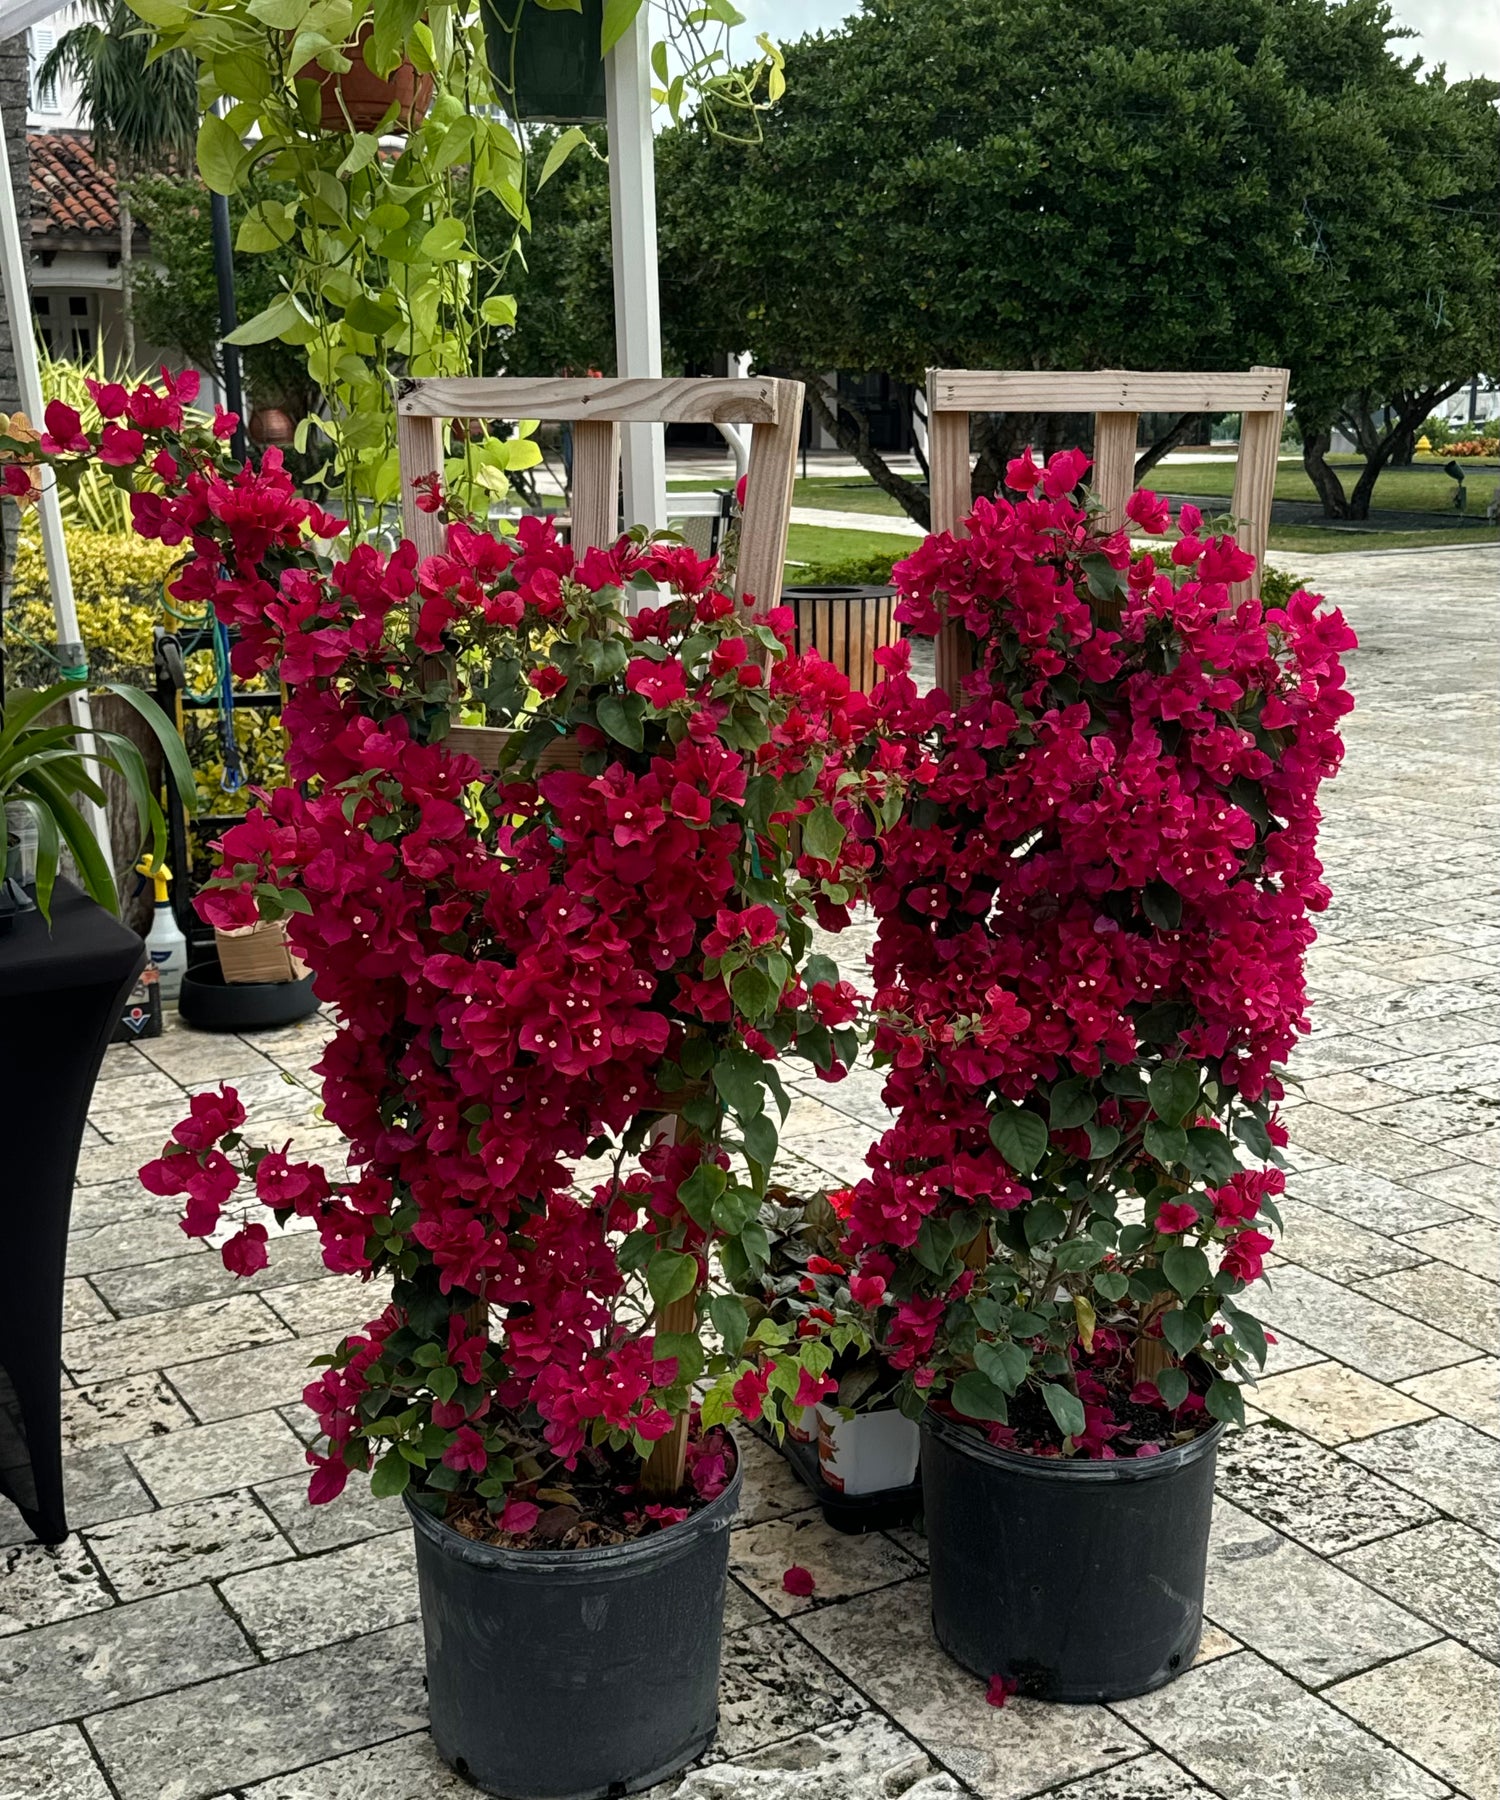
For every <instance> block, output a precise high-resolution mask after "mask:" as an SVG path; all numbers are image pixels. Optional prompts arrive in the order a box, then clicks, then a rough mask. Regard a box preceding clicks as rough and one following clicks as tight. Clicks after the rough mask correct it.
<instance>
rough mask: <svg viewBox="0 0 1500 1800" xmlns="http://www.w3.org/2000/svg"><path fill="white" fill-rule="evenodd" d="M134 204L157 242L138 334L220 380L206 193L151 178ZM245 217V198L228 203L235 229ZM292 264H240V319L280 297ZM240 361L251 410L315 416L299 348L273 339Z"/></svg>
mask: <svg viewBox="0 0 1500 1800" xmlns="http://www.w3.org/2000/svg"><path fill="white" fill-rule="evenodd" d="M135 203H136V211H137V213H138V214H139V216H140V219H141V222H142V224H143V225H144V226H145V227H146V229H147V231H148V232H149V233H150V234H151V261H150V262H149V263H147V264H146V265H145V266H143V267H141V268H139V269H137V271H136V277H135V287H134V290H133V292H132V297H131V299H132V312H133V314H134V318H135V324H136V328H137V329H138V330H139V332H140V334H141V336H142V337H143V338H145V339H146V340H147V341H148V342H149V343H152V344H156V345H158V346H159V347H160V348H161V349H163V350H173V351H176V352H177V354H178V355H180V356H182V357H183V358H184V359H185V360H186V361H188V362H191V363H195V364H196V365H197V366H198V367H199V368H200V369H215V370H217V371H218V372H219V374H220V376H221V378H222V374H223V370H222V367H221V366H220V362H219V355H220V349H219V290H218V285H217V278H216V276H215V273H214V252H213V226H212V221H211V219H210V215H209V193H208V189H207V188H205V187H204V186H203V184H202V183H201V182H199V181H197V180H193V179H184V178H182V177H178V176H145V177H142V178H140V179H139V180H137V181H136V183H135ZM246 210H247V203H246V201H245V199H244V198H243V197H241V196H240V195H235V196H234V197H233V198H232V199H231V200H230V202H229V213H230V220H231V223H232V225H233V226H234V227H236V228H237V227H238V226H239V223H240V221H241V220H242V219H243V218H244V216H245V213H246ZM290 261H291V253H290V252H289V251H280V252H273V253H271V254H268V255H262V256H245V255H239V256H236V257H235V259H234V290H235V303H236V305H237V307H238V309H239V312H240V316H241V317H242V318H246V319H250V318H253V317H254V316H255V315H256V313H258V312H260V311H261V309H262V308H263V307H266V306H269V305H270V304H271V302H272V301H273V300H274V299H275V298H276V296H277V295H278V294H279V293H280V292H281V291H282V287H283V281H284V278H285V277H286V276H287V274H288V273H289V265H290ZM240 358H241V361H242V362H243V364H244V369H245V380H246V384H247V386H248V388H249V390H250V399H251V401H252V403H253V404H255V405H259V406H285V407H286V408H287V409H288V411H290V412H291V414H292V416H293V417H294V418H299V419H300V418H301V417H303V415H304V414H305V413H308V412H310V411H311V410H312V409H313V407H314V404H315V402H316V399H317V389H316V388H315V387H314V385H313V383H312V381H311V379H310V378H309V376H308V373H307V361H306V358H305V356H304V355H303V352H302V351H301V350H300V349H299V348H298V347H297V346H295V345H292V344H284V343H282V342H281V341H280V340H279V339H274V338H273V339H272V340H271V341H270V342H269V343H265V344H249V345H247V346H246V347H245V348H244V349H243V350H242V351H241V352H240Z"/></svg>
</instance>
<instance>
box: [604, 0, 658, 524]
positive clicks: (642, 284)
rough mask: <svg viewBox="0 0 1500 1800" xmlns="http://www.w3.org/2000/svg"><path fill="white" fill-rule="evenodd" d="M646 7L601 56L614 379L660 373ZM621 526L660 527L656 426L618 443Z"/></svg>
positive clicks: (627, 429) (629, 431)
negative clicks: (612, 274)
mask: <svg viewBox="0 0 1500 1800" xmlns="http://www.w3.org/2000/svg"><path fill="white" fill-rule="evenodd" d="M650 10H651V9H650V6H649V5H648V4H646V3H644V0H643V4H642V5H641V8H640V10H639V11H638V12H637V13H636V15H635V19H634V21H633V22H632V23H631V24H630V25H629V26H628V27H627V28H626V30H625V33H624V35H623V36H622V37H621V38H620V39H619V41H618V42H617V43H616V44H615V46H614V48H613V49H612V50H611V51H610V53H609V55H608V56H607V57H606V58H605V64H604V79H605V97H606V104H607V107H608V110H609V221H610V241H611V244H612V246H613V250H614V266H615V364H616V369H617V371H618V373H619V374H621V375H635V376H649V377H653V378H655V377H658V376H660V374H661V298H660V290H659V288H658V285H657V271H656V155H655V151H654V149H653V147H652V141H651V21H650V16H649V15H650ZM620 463H621V485H622V487H623V489H624V496H625V523H626V525H627V526H630V525H647V526H649V527H650V528H651V529H652V530H653V531H659V530H661V529H662V528H663V527H664V526H665V524H666V522H667V466H666V452H665V448H664V444H663V437H662V427H661V426H660V425H626V426H624V427H623V428H622V433H621V444H620Z"/></svg>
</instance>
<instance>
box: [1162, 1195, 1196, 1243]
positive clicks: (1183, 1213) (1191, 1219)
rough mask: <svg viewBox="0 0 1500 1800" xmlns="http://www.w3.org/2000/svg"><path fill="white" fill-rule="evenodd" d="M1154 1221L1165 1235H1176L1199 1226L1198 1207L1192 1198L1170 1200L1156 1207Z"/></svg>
mask: <svg viewBox="0 0 1500 1800" xmlns="http://www.w3.org/2000/svg"><path fill="white" fill-rule="evenodd" d="M1154 1223H1155V1225H1156V1229H1157V1230H1158V1231H1159V1232H1161V1234H1162V1235H1163V1237H1176V1236H1178V1235H1180V1234H1181V1233H1182V1232H1184V1231H1193V1230H1195V1229H1196V1228H1197V1225H1198V1223H1199V1219H1198V1209H1197V1207H1196V1206H1194V1205H1193V1203H1192V1201H1191V1200H1168V1201H1167V1202H1166V1203H1165V1204H1164V1205H1162V1206H1159V1207H1158V1208H1157V1209H1156V1218H1155V1221H1154Z"/></svg>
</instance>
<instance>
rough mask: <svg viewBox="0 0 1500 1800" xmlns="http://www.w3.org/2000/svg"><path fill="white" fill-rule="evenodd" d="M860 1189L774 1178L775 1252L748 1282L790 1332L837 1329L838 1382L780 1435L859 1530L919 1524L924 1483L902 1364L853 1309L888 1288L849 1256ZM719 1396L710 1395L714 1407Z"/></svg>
mask: <svg viewBox="0 0 1500 1800" xmlns="http://www.w3.org/2000/svg"><path fill="white" fill-rule="evenodd" d="M852 1198H853V1196H852V1194H851V1192H850V1191H849V1190H848V1189H839V1188H834V1189H830V1190H828V1191H825V1192H821V1193H815V1194H810V1195H807V1196H805V1197H804V1196H799V1195H794V1194H792V1193H790V1192H788V1191H786V1190H785V1189H777V1188H773V1189H772V1190H771V1192H770V1194H769V1195H768V1196H767V1201H766V1205H765V1206H764V1207H763V1208H762V1209H761V1220H762V1222H763V1223H764V1225H765V1226H766V1230H767V1235H768V1237H769V1239H770V1254H769V1257H768V1259H767V1262H766V1266H765V1267H764V1269H761V1270H759V1271H757V1272H756V1273H755V1274H753V1275H752V1276H750V1277H749V1278H747V1280H746V1281H745V1283H744V1288H745V1294H746V1299H747V1304H748V1306H749V1308H750V1312H751V1317H752V1318H754V1319H757V1320H759V1319H761V1318H762V1317H764V1316H765V1315H767V1314H768V1315H769V1316H770V1319H771V1321H772V1322H773V1324H774V1326H775V1328H776V1329H777V1330H778V1331H779V1332H781V1333H783V1334H785V1336H786V1337H792V1336H796V1337H809V1336H811V1337H827V1339H828V1341H829V1342H830V1343H831V1345H832V1347H833V1351H834V1358H833V1362H832V1363H831V1364H830V1365H829V1368H828V1378H829V1380H831V1381H832V1382H833V1383H834V1384H835V1385H834V1386H833V1388H832V1390H831V1391H830V1392H829V1393H828V1394H827V1395H826V1396H825V1397H824V1398H823V1399H821V1400H820V1401H818V1403H817V1404H816V1405H815V1406H808V1407H804V1408H802V1409H801V1411H800V1413H798V1412H795V1411H794V1412H793V1414H792V1415H791V1416H790V1417H789V1418H788V1419H787V1420H786V1423H785V1430H784V1431H783V1432H779V1433H778V1436H779V1438H780V1447H781V1452H782V1454H783V1455H784V1456H785V1457H786V1459H787V1461H788V1462H790V1464H791V1465H792V1467H793V1468H794V1469H795V1470H796V1472H797V1474H798V1475H799V1476H800V1477H801V1478H802V1480H803V1481H804V1482H806V1484H807V1486H808V1487H809V1488H810V1489H811V1491H812V1492H813V1494H814V1495H815V1496H816V1498H817V1500H818V1502H819V1504H820V1505H821V1506H822V1509H823V1517H824V1518H825V1519H826V1520H827V1522H828V1523H829V1524H830V1525H832V1526H833V1527H834V1529H835V1530H838V1531H845V1532H851V1533H858V1532H863V1531H878V1530H881V1529H883V1528H884V1527H886V1526H890V1525H905V1524H909V1523H910V1522H911V1520H912V1517H913V1516H914V1514H915V1513H916V1512H917V1511H918V1510H919V1508H920V1503H921V1489H920V1487H919V1485H918V1483H917V1480H916V1473H917V1458H918V1450H919V1436H918V1431H917V1425H916V1421H915V1419H913V1418H909V1417H908V1416H907V1415H906V1414H905V1413H904V1412H902V1411H901V1410H900V1408H899V1407H898V1405H897V1403H896V1396H897V1392H898V1390H899V1388H900V1386H901V1382H902V1371H901V1370H900V1369H897V1368H893V1367H892V1366H891V1364H890V1363H889V1362H887V1361H886V1359H885V1358H884V1357H883V1356H882V1355H881V1354H880V1351H879V1349H878V1348H877V1347H876V1342H875V1336H876V1335H878V1333H877V1334H874V1335H872V1333H871V1332H870V1331H869V1330H867V1329H866V1328H865V1325H864V1323H863V1322H862V1321H861V1320H860V1319H858V1318H856V1317H855V1316H853V1314H852V1312H851V1301H853V1302H854V1303H855V1304H856V1305H857V1304H858V1302H859V1300H861V1299H862V1300H866V1301H868V1300H871V1299H874V1298H875V1297H876V1296H877V1294H878V1293H879V1292H880V1291H881V1290H882V1288H883V1284H881V1287H880V1288H877V1287H876V1286H874V1285H872V1278H871V1277H866V1276H861V1275H858V1274H854V1275H851V1274H850V1271H849V1268H848V1266H847V1262H846V1260H845V1258H844V1256H843V1253H842V1246H843V1239H844V1236H845V1232H846V1226H845V1223H844V1221H845V1219H846V1218H847V1217H848V1211H849V1206H850V1204H851V1202H852ZM851 1289H852V1293H851ZM768 1335H769V1328H767V1327H764V1326H763V1327H761V1334H760V1341H762V1342H765V1343H766V1347H767V1349H768V1350H770V1349H771V1348H772V1346H771V1344H770V1343H769V1342H767V1338H768ZM721 1393H722V1390H721ZM717 1398H718V1397H711V1398H710V1401H709V1406H710V1412H711V1413H712V1410H713V1408H714V1406H715V1403H716V1399H717ZM731 1398H732V1396H731Z"/></svg>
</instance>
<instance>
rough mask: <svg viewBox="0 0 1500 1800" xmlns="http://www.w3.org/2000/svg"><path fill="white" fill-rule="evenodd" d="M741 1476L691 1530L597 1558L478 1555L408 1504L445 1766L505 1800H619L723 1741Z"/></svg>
mask: <svg viewBox="0 0 1500 1800" xmlns="http://www.w3.org/2000/svg"><path fill="white" fill-rule="evenodd" d="M739 1497H740V1470H739V1467H738V1466H736V1468H735V1472H734V1478H733V1479H732V1480H731V1482H730V1484H729V1486H728V1487H727V1488H726V1489H725V1490H724V1492H723V1493H722V1494H721V1495H720V1496H719V1497H718V1499H717V1500H714V1501H711V1502H710V1503H709V1504H708V1505H707V1506H705V1507H703V1508H702V1509H701V1510H700V1511H698V1512H696V1513H694V1514H693V1515H692V1517H691V1518H689V1519H686V1520H684V1522H683V1523H682V1524H680V1525H672V1526H669V1527H668V1528H667V1529H666V1530H665V1531H659V1532H655V1533H653V1534H652V1535H651V1536H650V1537H644V1538H637V1539H634V1540H633V1541H631V1542H629V1543H625V1544H616V1545H612V1546H609V1547H607V1548H605V1549H599V1550H506V1549H501V1548H500V1547H499V1546H497V1545H493V1544H477V1543H474V1542H473V1541H472V1540H470V1539H469V1538H466V1537H464V1536H463V1535H462V1534H461V1533H460V1532H457V1531H454V1530H452V1529H451V1528H450V1527H449V1526H447V1525H444V1524H442V1523H441V1522H440V1521H439V1520H437V1519H434V1518H433V1517H432V1516H431V1515H430V1514H428V1513H425V1512H423V1511H422V1510H421V1509H420V1508H419V1507H417V1506H415V1505H413V1504H412V1502H411V1501H410V1500H408V1501H407V1511H408V1512H409V1513H410V1514H411V1517H412V1524H413V1526H414V1527H415V1530H416V1538H417V1578H418V1582H419V1585H420V1588H421V1595H422V1630H423V1635H424V1636H425V1638H426V1641H427V1700H428V1709H429V1712H430V1715H431V1720H432V1737H433V1742H434V1743H435V1744H436V1745H437V1749H438V1754H439V1755H440V1756H441V1757H442V1758H443V1761H444V1762H446V1763H448V1764H449V1765H450V1766H451V1767H452V1768H454V1769H456V1770H457V1771H458V1773H459V1774H460V1775H462V1776H464V1777H466V1778H467V1779H468V1780H469V1781H472V1782H474V1783H475V1784H476V1785H477V1786H478V1787H480V1788H482V1789H483V1790H484V1792H486V1793H488V1794H500V1795H504V1796H505V1800H610V1797H612V1796H615V1795H621V1794H634V1793H636V1792H638V1791H639V1790H640V1789H642V1788H648V1787H650V1786H652V1785H653V1783H655V1782H658V1781H662V1780H664V1779H665V1778H666V1777H667V1776H668V1775H671V1774H672V1773H674V1772H675V1771H676V1770H678V1769H680V1768H682V1767H683V1766H684V1765H685V1764H687V1763H689V1762H691V1761H692V1760H693V1758H694V1757H695V1756H698V1755H700V1754H701V1753H702V1752H703V1751H704V1750H705V1749H707V1747H708V1745H709V1744H710V1743H711V1742H712V1740H713V1736H714V1732H715V1731H716V1730H717V1728H718V1722H719V1714H718V1687H719V1638H720V1634H721V1631H722V1627H723V1620H724V1587H725V1579H726V1576H727V1572H728V1564H729V1527H730V1526H731V1525H732V1524H733V1522H734V1515H735V1509H736V1507H737V1506H738V1504H739Z"/></svg>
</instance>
